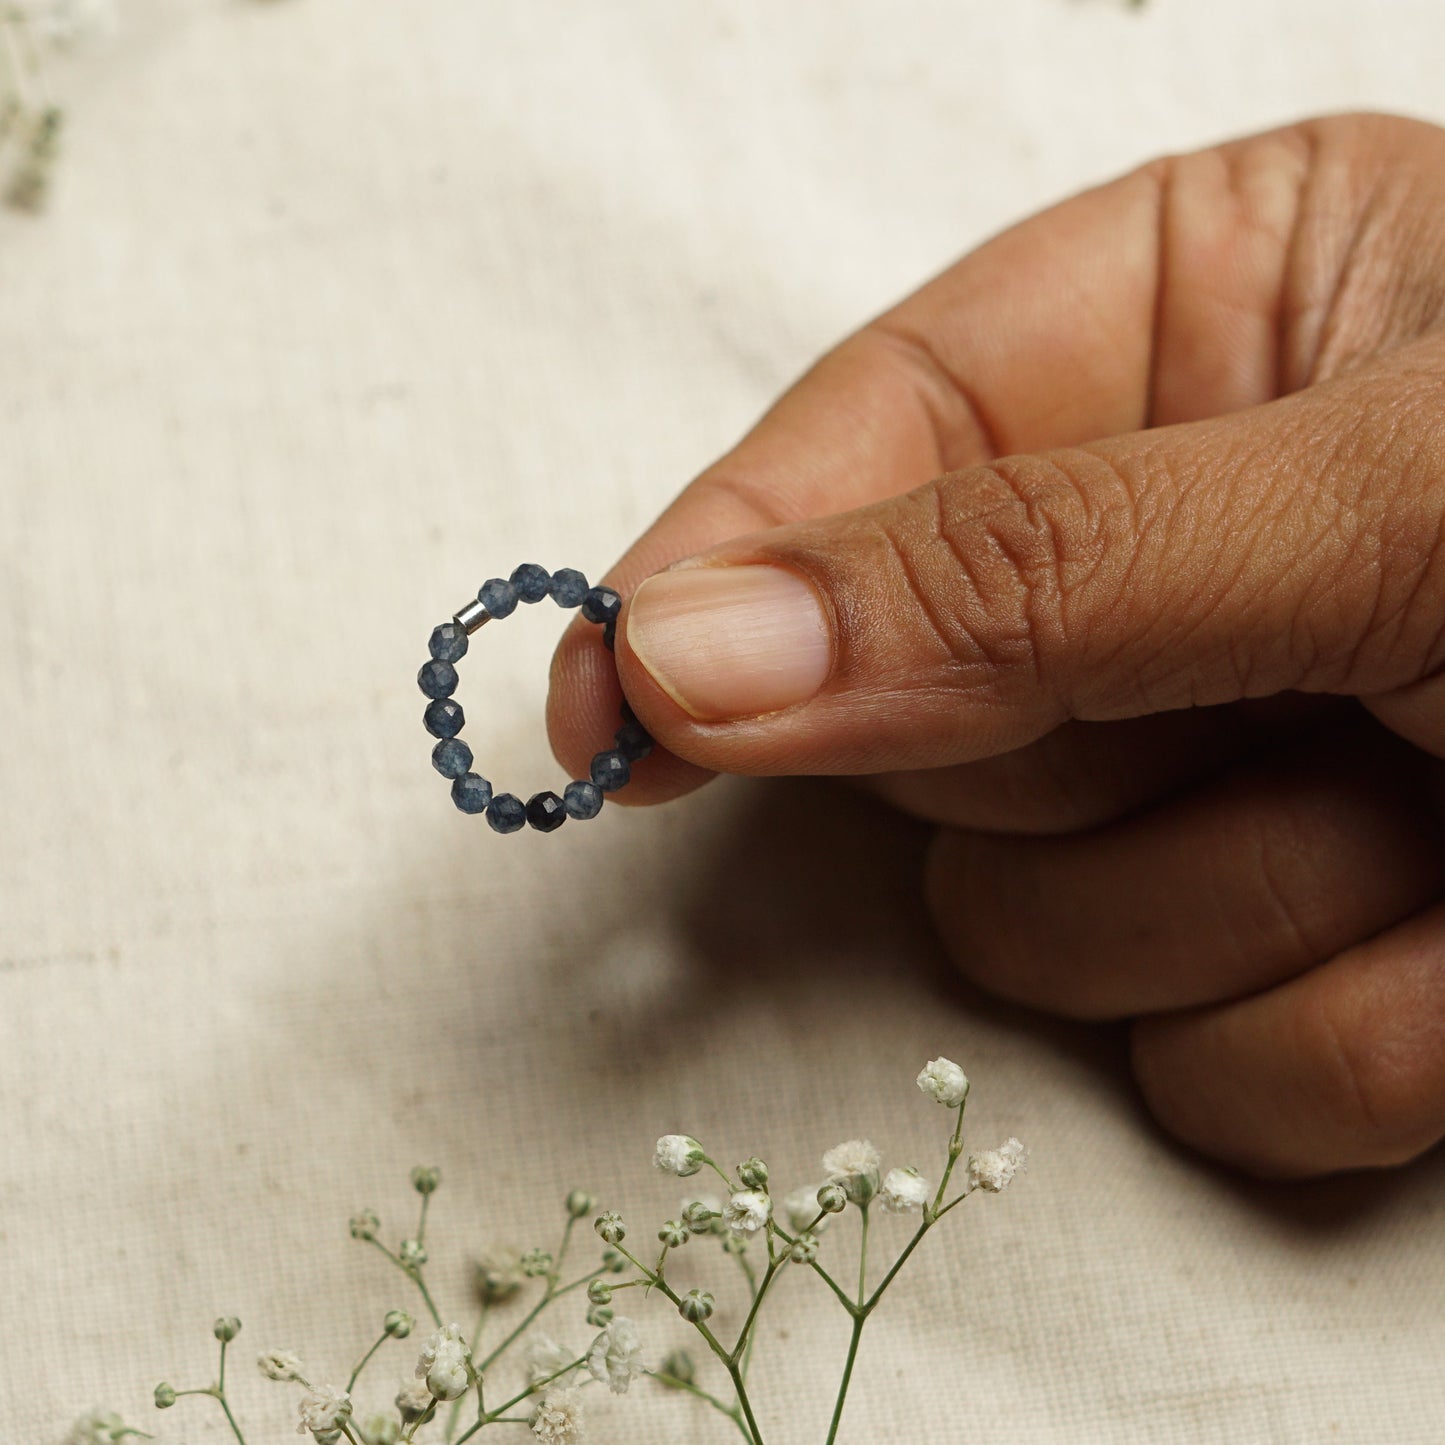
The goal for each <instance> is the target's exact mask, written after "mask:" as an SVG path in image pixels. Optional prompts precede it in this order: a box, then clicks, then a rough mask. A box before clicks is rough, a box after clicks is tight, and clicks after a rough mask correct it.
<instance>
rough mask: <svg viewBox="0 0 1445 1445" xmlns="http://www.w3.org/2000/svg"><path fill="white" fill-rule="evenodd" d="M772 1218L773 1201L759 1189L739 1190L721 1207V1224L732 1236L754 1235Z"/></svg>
mask: <svg viewBox="0 0 1445 1445" xmlns="http://www.w3.org/2000/svg"><path fill="white" fill-rule="evenodd" d="M772 1217H773V1201H772V1200H771V1199H769V1198H768V1196H767V1195H766V1194H764V1193H763V1192H762V1190H761V1189H741V1190H739V1191H738V1192H737V1193H736V1194H734V1195H733V1197H732V1198H731V1199H729V1200H728V1202H727V1203H726V1204H724V1205H723V1222H724V1223H725V1224H726V1225H727V1227H728V1228H729V1229H731V1230H732V1231H733V1233H734V1234H756V1233H757V1232H758V1230H760V1229H762V1228H764V1226H766V1224H767V1222H768V1220H769V1219H771V1218H772Z"/></svg>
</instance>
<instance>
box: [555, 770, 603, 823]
mask: <svg viewBox="0 0 1445 1445" xmlns="http://www.w3.org/2000/svg"><path fill="white" fill-rule="evenodd" d="M562 806H563V807H564V808H566V809H567V816H568V817H569V818H580V819H581V820H582V821H583V822H585V821H586V820H587V819H588V818H595V817H596V816H597V815H598V813H600V812H601V811H602V789H601V788H599V787H598V786H597V784H596V783H584V782H582V781H581V780H580V779H579V780H578V781H577V782H575V783H568V784H567V786H566V787H565V788H563V789H562Z"/></svg>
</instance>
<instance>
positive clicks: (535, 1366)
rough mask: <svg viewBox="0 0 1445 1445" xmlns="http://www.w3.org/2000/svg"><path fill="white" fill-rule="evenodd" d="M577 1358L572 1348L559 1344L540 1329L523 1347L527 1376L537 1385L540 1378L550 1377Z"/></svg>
mask: <svg viewBox="0 0 1445 1445" xmlns="http://www.w3.org/2000/svg"><path fill="white" fill-rule="evenodd" d="M576 1358H577V1356H576V1355H574V1354H573V1353H572V1351H571V1350H569V1349H567V1348H566V1346H564V1345H559V1344H558V1343H557V1341H556V1340H554V1339H553V1338H552V1336H551V1335H544V1334H542V1333H541V1332H540V1331H538V1332H537V1333H536V1334H534V1335H531V1336H529V1337H528V1339H527V1343H526V1344H525V1345H524V1346H523V1348H522V1362H523V1363H524V1364H525V1365H526V1367H527V1377H528V1379H530V1380H531V1382H532V1383H533V1384H534V1385H535V1384H536V1383H537V1381H538V1380H547V1379H550V1378H551V1377H552V1376H553V1375H555V1374H556V1373H557V1371H558V1370H565V1369H566V1368H567V1366H568V1365H570V1364H571V1363H572V1361H573V1360H575V1359H576Z"/></svg>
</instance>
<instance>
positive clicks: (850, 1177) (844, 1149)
mask: <svg viewBox="0 0 1445 1445" xmlns="http://www.w3.org/2000/svg"><path fill="white" fill-rule="evenodd" d="M882 1168H883V1161H882V1160H881V1159H879V1157H878V1151H877V1149H875V1148H874V1147H873V1145H872V1144H870V1143H869V1142H868V1140H866V1139H849V1140H848V1141H847V1142H846V1143H844V1144H835V1145H834V1146H833V1148H831V1149H830V1150H828V1152H827V1153H826V1154H825V1155H823V1173H824V1174H826V1175H827V1176H828V1178H829V1179H830V1180H832V1182H833V1183H834V1184H841V1185H842V1186H843V1192H844V1193H845V1194H846V1195H847V1196H848V1199H849V1202H850V1203H852V1204H857V1205H859V1206H862V1205H865V1204H867V1203H868V1202H869V1201H870V1200H871V1199H872V1198H873V1196H874V1195H875V1194H877V1193H878V1184H879V1178H878V1176H879V1173H880V1172H881V1170H882Z"/></svg>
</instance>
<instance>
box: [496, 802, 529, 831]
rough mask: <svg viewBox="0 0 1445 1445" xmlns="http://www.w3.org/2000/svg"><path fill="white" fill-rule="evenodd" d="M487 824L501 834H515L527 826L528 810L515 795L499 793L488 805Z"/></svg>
mask: <svg viewBox="0 0 1445 1445" xmlns="http://www.w3.org/2000/svg"><path fill="white" fill-rule="evenodd" d="M487 822H489V823H490V824H491V825H492V827H493V828H495V829H496V830H497V832H499V833H515V832H516V831H517V829H518V828H523V827H525V826H526V824H527V808H526V805H525V804H524V803H523V802H522V800H521V799H520V798H519V797H517V796H516V795H515V794H513V793H498V794H497V796H496V797H495V798H493V799H492V801H491V802H490V803H489V804H488V805H487Z"/></svg>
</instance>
